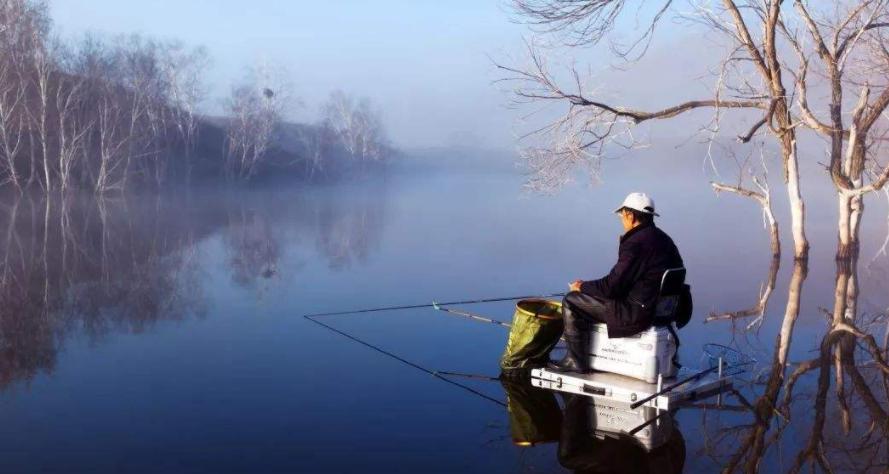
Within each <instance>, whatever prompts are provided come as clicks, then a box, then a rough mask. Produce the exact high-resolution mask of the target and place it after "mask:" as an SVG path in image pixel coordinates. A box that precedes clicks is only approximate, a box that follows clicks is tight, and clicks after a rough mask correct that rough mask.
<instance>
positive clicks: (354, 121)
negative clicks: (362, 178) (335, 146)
mask: <svg viewBox="0 0 889 474" xmlns="http://www.w3.org/2000/svg"><path fill="white" fill-rule="evenodd" d="M324 124H325V126H326V127H328V128H329V129H330V130H331V131H332V132H333V135H334V136H335V137H337V139H338V140H339V142H340V144H342V146H343V148H345V149H346V151H347V152H348V153H349V155H350V156H351V157H352V158H354V159H356V160H358V161H359V162H368V161H379V160H382V159H383V158H385V152H386V145H385V133H384V131H383V125H382V121H381V120H380V114H379V112H377V111H376V110H374V108H373V107H372V106H371V104H370V101H369V100H368V99H361V100H357V101H356V100H355V99H354V98H352V97H350V96H348V95H346V94H345V93H343V92H342V91H335V92H333V93H331V94H330V98H329V99H328V100H327V103H326V104H325V105H324Z"/></svg>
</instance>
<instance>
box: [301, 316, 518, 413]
mask: <svg viewBox="0 0 889 474" xmlns="http://www.w3.org/2000/svg"><path fill="white" fill-rule="evenodd" d="M303 317H304V318H306V319H308V320H309V321H311V322H313V323H315V324H317V325H319V326H321V327H323V328H326V329H328V330H329V331H332V332H335V333H337V334H339V335H341V336H343V337H345V338H347V339H350V340H352V341H354V342H357V343H359V344H361V345H363V346H365V347H368V348H370V349H373V350H375V351H377V352H379V353H380V354H383V355H385V356H388V357H391V358H393V359H395V360H397V361H399V362H401V363H403V364H405V365H408V366H410V367H413V368H415V369H417V370H420V371H422V372H425V373H427V374H429V375H431V376H433V377H435V378H437V379H439V380H442V381H444V382H447V383H449V384H451V385H454V386H457V387H459V388H462V389H463V390H466V391H467V392H470V393H472V394H474V395H476V396H479V397H481V398H484V399H485V400H488V401H490V402H494V403H496V404H498V405H500V406H502V407H506V403H504V402H502V401H500V400H497V399H496V398H493V397H489V396H488V395H485V394H484V393H481V392H479V391H478V390H475V389H474V388H472V387H469V386H466V385H463V384H461V383H459V382H455V381H453V380H450V379H448V378H446V377H445V376H444V374H447V373H448V372H437V371H434V370H429V369H427V368H425V367H423V366H421V365H418V364H415V363H413V362H411V361H409V360H407V359H405V358H403V357H400V356H397V355H395V354H393V353H391V352H389V351H387V350H385V349H382V348H380V347H378V346H375V345H373V344H371V343H369V342H365V341H362V340H361V339H358V338H357V337H355V336H353V335H351V334H348V333H346V332H343V331H340V330H339V329H337V328H335V327H333V326H329V325H327V324H324V323H322V322H321V321H318V320H316V319H313V318H312V317H311V316H303Z"/></svg>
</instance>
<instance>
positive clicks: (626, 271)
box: [550, 193, 682, 372]
mask: <svg viewBox="0 0 889 474" xmlns="http://www.w3.org/2000/svg"><path fill="white" fill-rule="evenodd" d="M614 212H615V213H616V214H618V216H619V217H620V221H621V224H622V225H623V228H624V234H623V235H622V236H621V237H620V247H619V250H618V259H617V263H616V264H615V265H614V267H613V268H612V269H611V272H609V273H608V275H606V276H605V277H603V278H600V279H598V280H590V281H582V280H576V281H574V282H572V283H571V285H570V286H569V289H570V292H569V293H568V294H567V295H566V296H565V299H564V301H563V302H562V316H563V319H564V322H565V329H564V336H565V341H566V343H567V352H566V354H565V357H564V358H563V359H562V360H561V361H559V362H556V363H552V364H550V367H551V368H553V369H557V370H565V371H572V372H587V371H589V359H588V357H587V356H586V353H587V350H588V349H587V348H588V347H589V338H590V329H591V327H590V325H591V324H593V323H605V324H606V325H607V326H608V336H609V337H627V336H632V335H633V334H636V333H638V332H641V331H643V330H645V329H648V328H649V327H651V325H652V322H653V319H654V308H655V300H656V299H657V294H658V290H659V288H660V282H661V278H662V276H663V274H664V272H665V271H666V270H668V269H670V268H677V267H681V266H682V257H681V256H680V255H679V250H678V249H677V248H676V245H675V244H674V243H673V240H672V239H671V238H670V236H668V235H667V234H666V233H665V232H664V231H662V230H660V229H659V228H657V227H656V226H655V225H654V216H657V215H658V214H657V213H656V212H655V209H654V201H653V200H652V199H651V198H650V197H648V196H647V195H646V194H644V193H631V194H630V195H628V196H627V198H626V199H625V200H624V202H623V204H622V205H621V206H620V207H619V208H618V209H617V210H615V211H614Z"/></svg>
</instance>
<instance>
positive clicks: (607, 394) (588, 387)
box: [531, 368, 732, 410]
mask: <svg viewBox="0 0 889 474" xmlns="http://www.w3.org/2000/svg"><path fill="white" fill-rule="evenodd" d="M694 373H695V372H694V371H691V370H689V369H687V368H683V369H681V370H679V371H677V373H676V375H677V377H676V379H679V380H681V379H684V378H686V377H689V376H691V375H693V374H694ZM676 379H667V380H664V381H663V385H662V386H658V384H653V383H646V382H643V381H641V380H636V379H631V378H629V377H624V376H622V375H617V374H609V373H607V372H593V373H590V374H578V373H571V372H569V373H564V372H557V371H553V370H549V369H534V370H532V371H531V385H533V386H535V387H540V388H545V389H549V390H556V391H559V392H567V393H576V394H578V395H586V396H588V397H593V398H596V399H605V400H610V401H612V402H615V403H625V404H630V403H633V402H635V401H637V400H642V399H644V398H647V397H648V396H649V395H654V394H655V393H658V392H659V391H660V390H661V388H662V387H663V386H668V385H670V384H674V383H676ZM731 387H732V378H731V376H729V375H723V376H722V377H720V376H718V375H717V374H715V373H710V374H707V375H703V376H701V377H698V378H697V379H695V380H691V381H689V382H687V383H684V384H682V385H680V386H678V387H676V388H675V389H673V390H670V391H669V392H667V393H664V394H662V395H659V396H658V397H656V398H654V399H652V400H649V401H648V402H646V403H644V404H643V405H642V406H647V407H654V408H657V409H659V410H669V409H670V407H671V406H672V405H675V404H676V403H679V402H684V401H691V400H700V399H704V398H709V397H711V396H713V395H716V394H719V393H722V392H725V391H726V390H728V389H730V388H731Z"/></svg>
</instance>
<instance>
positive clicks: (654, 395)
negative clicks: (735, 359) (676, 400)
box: [630, 367, 719, 410]
mask: <svg viewBox="0 0 889 474" xmlns="http://www.w3.org/2000/svg"><path fill="white" fill-rule="evenodd" d="M718 369H719V367H710V368H709V369H706V370H702V371H700V372H698V373H695V374H692V375H689V376H688V377H686V378H684V379H682V380H680V381H678V382H676V383H674V384H672V385H668V386H666V387H664V388H663V389H662V390H659V391H657V392H655V393H652V394H651V395H649V396H647V397H645V398H643V399H642V400H637V401H635V402H633V403H631V404H630V408H632V409H634V410H635V409H636V408H639V407H640V406H642V405H644V404H645V403H647V402H650V401H652V400H654V399H655V398H657V397H659V396H661V395H663V394H665V393H669V392H672V391H673V389H675V388H676V387H679V386H681V385H684V384H687V383H688V382H692V381H695V380H697V379H699V378H701V377H703V376H705V375H707V374H709V373H711V372H715V371H716V370H718Z"/></svg>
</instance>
